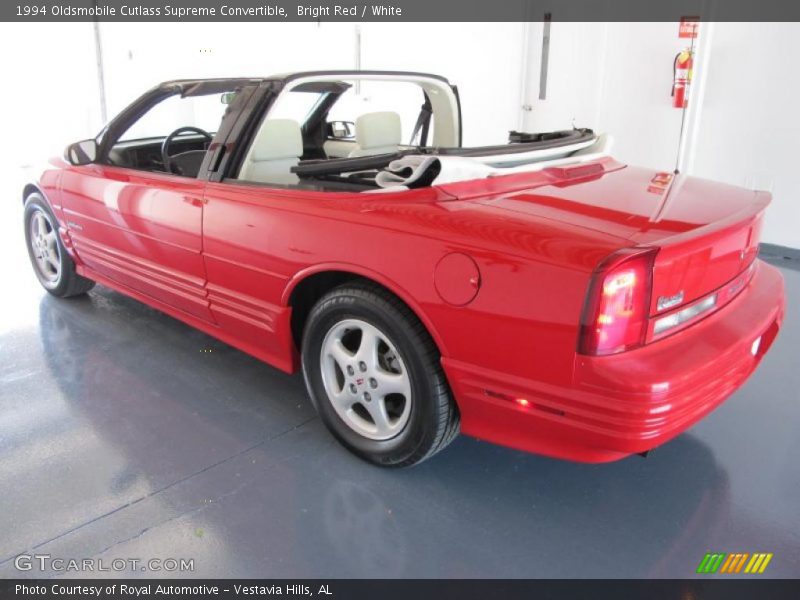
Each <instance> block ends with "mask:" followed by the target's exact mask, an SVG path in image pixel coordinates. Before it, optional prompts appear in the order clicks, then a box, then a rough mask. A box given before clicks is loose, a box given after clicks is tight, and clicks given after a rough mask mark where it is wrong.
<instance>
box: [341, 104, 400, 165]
mask: <svg viewBox="0 0 800 600" xmlns="http://www.w3.org/2000/svg"><path fill="white" fill-rule="evenodd" d="M400 135H401V132H400V115H398V114H397V113H396V112H392V111H384V112H372V113H366V114H363V115H361V116H360V117H358V119H356V147H355V149H354V150H353V151H352V152H351V153H350V156H351V157H356V156H372V155H374V154H388V153H391V152H397V151H398V150H399V148H400Z"/></svg>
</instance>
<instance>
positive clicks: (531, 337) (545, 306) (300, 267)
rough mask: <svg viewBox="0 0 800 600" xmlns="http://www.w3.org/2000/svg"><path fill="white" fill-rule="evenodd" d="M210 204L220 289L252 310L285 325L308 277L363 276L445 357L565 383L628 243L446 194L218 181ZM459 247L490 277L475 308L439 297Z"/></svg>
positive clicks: (209, 257) (210, 260) (211, 263)
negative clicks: (617, 253)
mask: <svg viewBox="0 0 800 600" xmlns="http://www.w3.org/2000/svg"><path fill="white" fill-rule="evenodd" d="M206 202H207V204H206V211H205V215H204V250H203V251H204V255H205V257H206V265H207V270H208V279H209V290H210V294H214V293H216V294H218V296H219V297H220V299H224V300H225V301H233V302H238V303H239V306H238V308H237V310H239V311H240V312H243V311H245V310H246V309H248V308H249V309H252V310H254V311H255V312H254V313H253V315H255V314H256V313H259V314H261V315H269V314H272V315H276V318H279V317H277V315H279V314H280V311H281V310H282V309H283V307H284V306H285V304H286V302H287V301H288V298H289V295H290V293H291V290H292V289H293V288H294V286H296V285H297V284H298V283H299V282H300V281H302V279H303V278H304V277H307V276H309V275H311V274H313V273H316V272H319V271H323V270H341V271H348V272H353V273H356V274H360V275H363V276H365V277H368V278H371V279H374V280H376V281H378V282H379V283H381V284H383V285H384V286H386V287H387V288H389V289H390V290H392V291H393V292H394V293H395V294H396V295H398V296H399V297H400V298H401V299H403V300H404V301H405V302H406V303H407V304H408V305H409V306H410V307H411V309H412V310H413V311H414V312H415V313H416V314H417V316H418V317H419V318H420V319H421V320H422V321H423V323H424V324H425V325H426V327H427V328H428V329H429V331H430V332H431V335H432V336H433V338H434V340H435V341H436V343H437V345H438V346H439V349H440V351H441V352H442V355H443V357H445V358H449V359H452V360H455V361H458V362H460V363H466V364H473V365H480V366H481V367H482V368H486V369H491V370H496V371H500V372H504V373H509V374H515V375H517V376H521V377H526V378H532V379H541V380H543V381H548V382H552V383H554V384H559V385H566V384H568V383H569V381H570V378H571V374H572V368H573V360H574V356H575V347H576V341H577V335H578V321H579V318H580V313H581V310H582V306H583V301H584V295H585V292H586V288H587V285H588V278H589V274H590V272H591V270H592V269H593V267H594V265H595V264H596V263H597V262H598V261H599V260H600V259H601V258H602V257H603V256H605V255H606V254H608V253H609V252H610V251H612V250H613V249H615V248H616V247H617V244H618V241H616V240H611V239H608V238H607V236H603V235H602V234H598V233H596V232H590V231H587V230H585V229H582V228H578V227H570V226H566V225H562V224H559V223H556V222H553V221H547V220H541V219H537V218H532V217H530V216H527V215H510V214H507V213H504V212H501V211H495V210H493V209H492V208H491V207H487V206H484V205H481V204H479V203H474V202H467V201H459V200H455V199H453V198H452V197H451V196H449V195H447V194H446V193H444V192H443V191H441V190H439V189H438V188H426V189H420V190H412V191H405V192H399V193H386V194H349V193H347V194H345V193H330V192H308V191H300V190H289V189H286V190H276V189H268V188H263V187H260V186H253V185H239V184H237V185H231V184H226V183H222V184H209V186H208V188H207V194H206ZM451 252H461V253H464V254H467V255H469V256H470V257H471V258H472V259H473V260H474V261H475V262H476V264H477V265H478V268H479V270H480V279H481V281H480V289H479V292H478V293H477V295H476V296H475V298H474V299H473V300H472V301H471V302H470V303H468V304H467V305H465V306H453V305H451V304H448V303H447V302H445V301H444V300H442V298H441V297H440V296H439V293H438V292H437V290H436V285H435V278H434V272H435V269H436V265H437V264H438V262H439V261H440V260H441V259H442V258H443V257H444V256H446V255H447V254H449V253H451ZM212 304H213V301H212ZM229 316H230V317H231V318H234V316H233V315H229ZM257 318H258V317H257ZM234 325H235V324H234V323H233V322H231V323H230V326H234ZM243 334H244V333H243ZM251 334H252V335H258V331H257V330H256V329H253V330H252V331H251V333H249V334H247V335H251ZM295 366H296V365H295Z"/></svg>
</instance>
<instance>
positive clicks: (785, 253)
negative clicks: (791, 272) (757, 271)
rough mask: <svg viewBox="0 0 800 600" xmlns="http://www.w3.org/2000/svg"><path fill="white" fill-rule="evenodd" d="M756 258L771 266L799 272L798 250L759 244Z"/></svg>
mask: <svg viewBox="0 0 800 600" xmlns="http://www.w3.org/2000/svg"><path fill="white" fill-rule="evenodd" d="M758 256H759V258H762V259H764V260H765V261H767V262H768V263H771V264H773V265H777V266H779V267H786V268H787V269H796V270H798V271H800V249H798V248H789V247H788V246H778V245H777V244H761V245H760V246H759V248H758Z"/></svg>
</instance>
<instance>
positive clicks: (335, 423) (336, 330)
mask: <svg viewBox="0 0 800 600" xmlns="http://www.w3.org/2000/svg"><path fill="white" fill-rule="evenodd" d="M439 358H440V357H439V352H438V350H437V348H436V345H435V344H434V343H433V340H431V338H430V336H429V334H428V332H427V331H426V330H425V328H424V326H423V325H422V323H420V322H419V320H418V319H417V318H416V317H415V316H414V314H413V313H412V312H411V311H410V310H409V309H408V307H406V306H405V304H403V303H402V302H401V301H400V300H399V299H397V298H396V297H394V296H392V295H391V294H389V293H387V292H386V291H384V290H383V289H382V288H379V287H377V286H373V285H369V284H346V285H344V286H341V287H339V288H336V289H334V290H333V291H331V292H330V293H328V294H327V295H325V296H324V297H323V298H321V299H320V300H319V302H317V304H316V305H315V306H314V308H313V309H312V310H311V313H310V314H309V317H308V320H307V322H306V326H305V329H304V334H303V341H302V361H303V376H304V378H305V382H306V386H307V387H308V391H309V394H310V396H311V400H312V402H313V403H314V406H315V407H316V409H317V412H318V413H319V415H320V417H321V419H322V421H323V422H324V423H325V425H326V426H327V428H328V429H329V430H330V431H331V433H332V434H333V435H334V436H335V437H336V438H337V439H338V440H339V441H340V442H341V443H342V444H344V446H346V447H347V448H348V449H350V450H351V451H352V452H354V453H355V454H357V455H358V456H360V457H362V458H364V459H366V460H368V461H370V462H373V463H375V464H378V465H381V466H386V467H403V466H409V465H413V464H416V463H419V462H421V461H423V460H425V459H426V458H429V457H431V456H433V455H434V454H436V453H437V452H438V451H440V450H442V449H443V448H444V447H445V446H447V445H448V444H449V443H450V442H451V441H452V440H453V439H454V438H455V436H456V435H457V434H458V424H459V418H458V411H457V409H456V406H455V403H454V402H453V400H452V397H451V394H450V388H449V386H448V385H447V380H446V379H445V375H444V372H443V371H442V367H441V365H440V363H439Z"/></svg>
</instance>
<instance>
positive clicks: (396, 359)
mask: <svg viewBox="0 0 800 600" xmlns="http://www.w3.org/2000/svg"><path fill="white" fill-rule="evenodd" d="M320 366H321V368H322V382H323V384H324V386H325V391H326V392H327V394H328V399H329V400H330V402H331V404H332V405H333V408H334V409H335V410H336V413H337V414H338V415H339V416H340V417H341V418H342V420H343V421H344V422H345V423H347V425H348V426H349V427H350V428H351V429H352V430H353V431H355V432H356V433H358V434H359V435H362V436H364V437H366V438H369V439H371V440H388V439H391V438H393V437H395V436H396V435H397V434H399V433H400V432H401V431H402V430H403V427H405V426H406V423H408V418H409V416H410V415H411V403H412V398H411V379H410V377H409V375H408V370H407V369H406V366H405V364H404V363H403V359H402V358H401V357H400V354H399V352H398V351H397V349H396V348H395V346H394V344H393V343H392V342H391V340H390V339H389V337H388V336H387V335H386V334H385V333H383V332H382V331H381V330H380V329H378V328H377V327H375V326H374V325H370V324H369V323H367V322H366V321H362V320H360V319H346V320H343V321H339V322H338V323H337V324H336V325H334V326H333V327H332V328H331V329H330V331H328V333H327V335H326V336H325V339H324V340H323V342H322V349H321V352H320Z"/></svg>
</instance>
